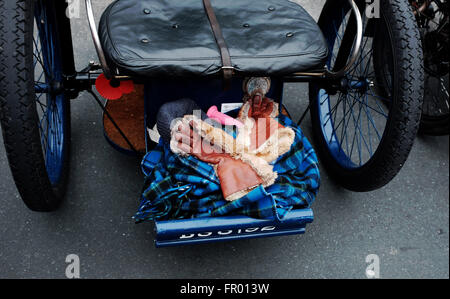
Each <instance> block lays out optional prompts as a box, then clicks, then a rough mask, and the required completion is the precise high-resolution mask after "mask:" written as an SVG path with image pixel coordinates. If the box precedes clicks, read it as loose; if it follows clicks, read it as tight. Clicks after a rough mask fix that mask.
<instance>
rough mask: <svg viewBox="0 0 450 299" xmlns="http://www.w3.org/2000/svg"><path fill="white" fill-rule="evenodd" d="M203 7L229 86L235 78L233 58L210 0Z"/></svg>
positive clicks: (205, 1)
mask: <svg viewBox="0 0 450 299" xmlns="http://www.w3.org/2000/svg"><path fill="white" fill-rule="evenodd" d="M203 6H204V7H205V11H206V15H207V16H208V20H209V23H210V25H211V29H212V31H213V34H214V38H215V39H216V43H217V46H218V47H219V50H220V57H221V59H222V70H223V77H224V80H225V85H226V86H229V84H230V82H231V78H232V77H233V69H234V68H233V65H232V64H231V56H230V52H229V50H228V47H227V44H226V42H225V39H224V38H223V34H222V30H221V29H220V24H219V22H218V21H217V18H216V14H215V13H214V9H213V7H212V5H211V1H210V0H203Z"/></svg>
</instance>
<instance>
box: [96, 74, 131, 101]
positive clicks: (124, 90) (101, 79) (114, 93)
mask: <svg viewBox="0 0 450 299" xmlns="http://www.w3.org/2000/svg"><path fill="white" fill-rule="evenodd" d="M118 82H119V85H118V86H117V87H115V86H112V85H111V80H108V79H107V78H106V77H105V75H104V74H101V75H100V76H98V78H97V80H95V88H96V89H97V91H98V93H99V94H100V95H101V96H102V97H104V98H105V99H107V100H118V99H120V98H121V97H122V96H123V95H124V94H128V93H131V92H132V91H133V90H134V84H133V81H131V80H127V81H118Z"/></svg>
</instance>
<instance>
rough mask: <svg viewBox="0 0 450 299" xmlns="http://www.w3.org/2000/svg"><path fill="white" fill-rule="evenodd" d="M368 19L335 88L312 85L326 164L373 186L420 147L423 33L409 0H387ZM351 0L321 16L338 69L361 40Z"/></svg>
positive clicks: (351, 182)
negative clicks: (353, 58)
mask: <svg viewBox="0 0 450 299" xmlns="http://www.w3.org/2000/svg"><path fill="white" fill-rule="evenodd" d="M356 3H357V4H358V6H359V7H360V10H361V14H362V16H363V23H364V38H363V43H362V48H361V52H360V55H359V58H358V60H357V62H356V63H355V64H354V66H353V67H352V68H351V69H350V70H349V71H348V72H347V74H346V75H345V77H344V78H342V80H339V82H337V83H338V84H335V85H334V86H335V87H334V88H330V87H329V86H325V85H324V86H320V85H318V84H314V83H312V84H310V103H311V118H312V123H313V131H314V138H315V143H316V148H317V150H318V152H319V155H320V158H321V161H322V165H323V166H324V167H325V168H326V169H327V171H328V172H329V173H330V175H331V176H332V177H333V178H334V179H335V180H336V181H337V182H339V183H340V184H341V185H342V186H343V187H345V188H347V189H350V190H353V191H370V190H374V189H377V188H380V187H382V186H384V185H385V184H387V183H388V182H390V181H391V180H392V179H393V178H394V176H395V175H396V174H397V173H398V172H399V170H400V169H401V168H402V166H403V164H404V163H405V161H406V159H407V157H408V155H409V152H410V150H411V147H412V145H413V142H414V139H415V136H416V133H417V130H418V125H419V121H420V113H421V106H422V98H423V65H422V50H421V44H420V36H419V32H418V29H417V27H416V24H415V20H414V16H413V13H412V10H411V7H410V6H409V4H408V1H407V0H400V1H398V0H397V1H394V0H381V4H380V5H381V7H380V17H379V18H368V17H367V16H366V13H365V1H361V0H358V1H356ZM350 8H351V7H350V5H349V4H348V1H347V0H329V1H327V2H326V4H325V6H324V8H323V11H322V14H321V16H320V19H319V25H320V27H321V29H322V31H323V33H324V36H325V38H326V40H327V42H328V45H329V49H330V57H329V61H328V67H329V69H331V70H335V71H337V70H338V69H340V68H342V67H343V66H344V65H345V64H346V63H347V62H348V61H349V56H350V53H351V49H352V47H353V46H354V43H355V32H356V29H355V28H356V22H355V21H354V20H355V19H354V17H353V15H351V9H350Z"/></svg>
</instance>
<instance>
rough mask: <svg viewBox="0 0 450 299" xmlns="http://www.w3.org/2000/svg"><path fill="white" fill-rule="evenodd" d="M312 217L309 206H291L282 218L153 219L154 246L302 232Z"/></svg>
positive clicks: (311, 220)
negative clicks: (306, 207)
mask: <svg viewBox="0 0 450 299" xmlns="http://www.w3.org/2000/svg"><path fill="white" fill-rule="evenodd" d="M313 219H314V216H313V212H312V210H311V209H299V210H291V211H290V212H289V213H288V214H287V215H286V216H285V217H284V218H283V220H282V221H279V220H261V219H254V218H250V217H245V216H229V217H206V218H196V219H184V220H170V221H155V226H156V246H157V247H166V246H177V245H185V244H199V243H208V242H215V241H229V240H241V239H249V238H258V237H272V236H282V235H292V234H303V233H304V232H305V227H306V224H308V223H311V222H313Z"/></svg>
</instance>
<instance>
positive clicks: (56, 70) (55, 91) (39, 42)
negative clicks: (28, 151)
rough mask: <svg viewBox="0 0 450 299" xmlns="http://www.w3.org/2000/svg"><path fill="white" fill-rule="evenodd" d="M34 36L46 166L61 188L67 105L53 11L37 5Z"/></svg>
mask: <svg viewBox="0 0 450 299" xmlns="http://www.w3.org/2000/svg"><path fill="white" fill-rule="evenodd" d="M34 11H35V24H34V34H33V65H34V90H35V99H36V108H37V112H38V126H39V131H40V136H41V146H42V151H43V155H44V160H45V166H46V170H47V174H48V177H49V179H50V182H51V184H52V185H53V186H54V185H56V184H58V182H59V181H60V179H61V176H62V173H63V164H64V158H65V151H66V148H65V132H66V130H65V129H66V114H65V111H66V107H65V106H66V105H67V104H66V101H65V96H64V94H63V93H62V92H61V88H60V87H59V86H61V82H62V70H61V60H60V56H59V52H58V50H59V49H58V45H57V43H56V36H57V34H56V31H55V28H54V27H53V26H52V22H51V20H50V18H51V17H52V16H51V15H50V14H51V13H50V10H49V9H48V8H47V7H46V5H44V4H43V1H36V2H35V9H34Z"/></svg>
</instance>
